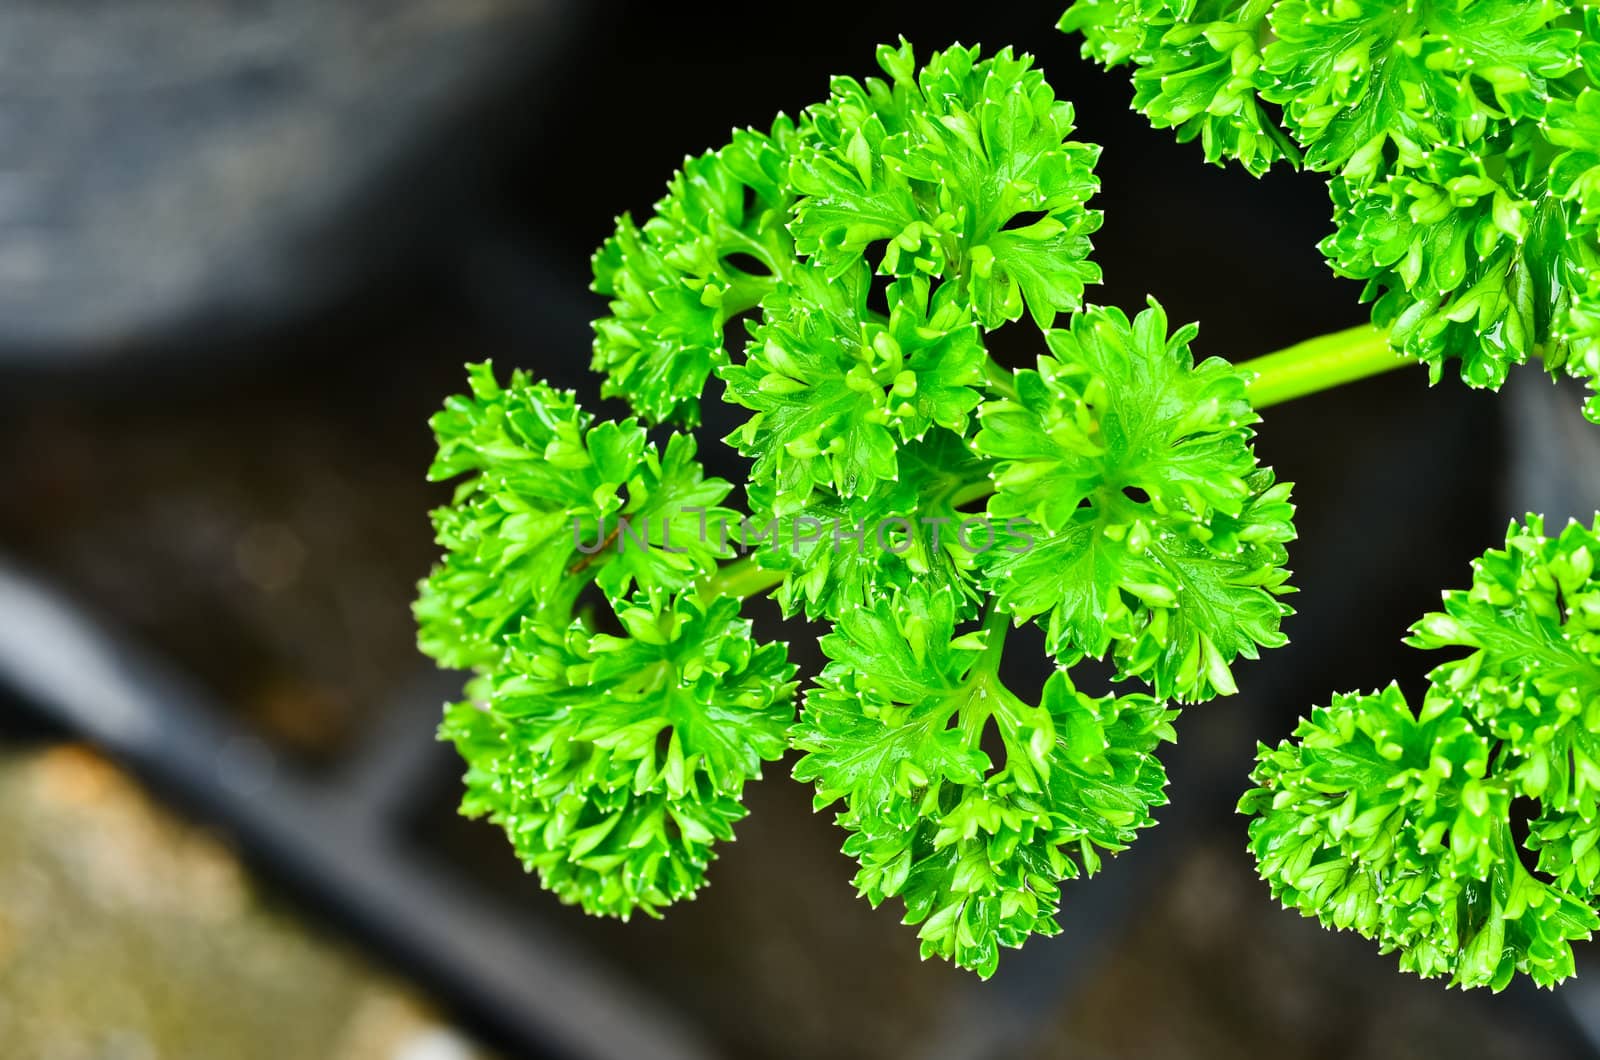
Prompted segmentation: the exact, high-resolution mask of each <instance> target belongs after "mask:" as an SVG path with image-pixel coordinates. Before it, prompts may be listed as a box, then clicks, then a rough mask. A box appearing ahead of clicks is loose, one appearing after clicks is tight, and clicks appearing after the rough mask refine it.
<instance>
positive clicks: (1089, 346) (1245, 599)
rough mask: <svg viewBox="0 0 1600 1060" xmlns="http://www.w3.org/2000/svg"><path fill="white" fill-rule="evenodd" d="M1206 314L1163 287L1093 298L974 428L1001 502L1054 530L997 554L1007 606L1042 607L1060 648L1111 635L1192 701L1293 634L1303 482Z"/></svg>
mask: <svg viewBox="0 0 1600 1060" xmlns="http://www.w3.org/2000/svg"><path fill="white" fill-rule="evenodd" d="M1196 330H1197V329H1196V328H1195V327H1194V326H1193V325H1190V326H1188V327H1184V328H1180V329H1179V330H1178V331H1176V332H1175V333H1172V334H1170V335H1169V334H1168V331H1167V318H1166V314H1165V313H1164V312H1162V310H1161V307H1160V306H1159V305H1157V304H1156V303H1155V302H1154V300H1152V301H1151V304H1150V308H1148V309H1146V310H1145V311H1144V312H1142V313H1140V314H1139V315H1138V317H1136V318H1135V319H1134V320H1133V321H1129V320H1128V318H1127V316H1126V315H1124V314H1123V313H1122V312H1121V311H1120V310H1117V309H1103V308H1099V307H1091V308H1090V309H1088V310H1087V311H1085V312H1083V313H1080V314H1078V315H1077V316H1075V317H1074V318H1073V320H1072V326H1071V328H1070V329H1065V330H1061V331H1053V332H1051V333H1050V334H1049V336H1048V337H1047V343H1048V346H1049V348H1050V355H1049V356H1045V357H1041V358H1039V363H1038V367H1037V369H1028V370H1025V371H1020V372H1017V373H1016V376H1015V383H1014V394H1010V395H1007V396H1004V397H1000V398H997V399H994V400H991V401H989V402H987V403H986V404H985V405H984V406H983V408H982V410H981V413H980V415H981V418H982V423H983V429H982V430H981V431H980V432H979V433H978V435H977V438H976V445H977V447H978V449H979V451H980V452H982V453H983V454H984V455H986V456H989V457H992V458H994V459H995V460H997V461H998V467H997V469H996V472H995V485H996V487H997V489H996V492H995V494H994V496H993V497H992V498H990V501H989V513H990V515H991V516H994V517H995V518H997V519H1013V518H1019V517H1020V518H1025V519H1027V520H1028V521H1030V522H1031V523H1033V524H1035V525H1037V526H1038V527H1039V531H1040V532H1039V533H1038V540H1037V542H1036V544H1035V545H1034V547H1032V548H1029V549H1027V550H1023V551H1011V550H1006V549H1003V550H998V551H996V552H994V553H991V554H990V555H991V556H992V557H993V558H992V559H990V560H989V561H988V563H987V573H988V575H989V579H990V583H991V584H992V586H993V588H994V591H995V593H996V595H997V597H998V598H999V600H1000V602H1001V604H1002V605H1003V606H1005V607H1006V608H1008V609H1009V610H1011V611H1012V612H1013V613H1014V614H1016V615H1017V616H1018V617H1019V618H1028V617H1032V616H1035V615H1038V616H1041V618H1042V620H1043V621H1044V623H1045V628H1046V632H1047V635H1048V638H1049V644H1050V648H1051V651H1052V652H1054V653H1055V655H1056V657H1057V658H1058V659H1059V660H1061V661H1062V662H1063V663H1066V664H1069V665H1070V664H1071V663H1072V662H1075V661H1077V660H1078V659H1080V658H1083V657H1085V656H1090V657H1094V658H1099V657H1102V656H1104V655H1105V654H1106V653H1107V651H1108V650H1109V651H1110V652H1111V653H1112V655H1113V657H1114V658H1115V659H1116V661H1117V663H1118V665H1119V667H1120V668H1121V670H1122V673H1123V675H1124V676H1132V677H1139V678H1142V679H1144V680H1146V681H1148V682H1149V683H1150V684H1151V686H1152V687H1153V688H1154V690H1155V693H1156V695H1158V696H1160V697H1162V698H1169V697H1171V698H1177V699H1179V700H1182V701H1185V702H1197V701H1199V700H1203V699H1209V698H1210V697H1212V696H1214V695H1216V694H1218V693H1223V694H1228V693H1231V692H1233V691H1235V685H1234V681H1233V677H1232V673H1231V671H1230V669H1229V667H1230V665H1231V664H1232V663H1233V661H1234V660H1235V659H1237V658H1239V657H1240V656H1243V657H1245V658H1252V659H1253V658H1255V657H1256V656H1257V654H1258V651H1259V649H1260V648H1262V647H1269V648H1270V647H1276V646H1278V645H1280V644H1282V643H1284V641H1285V638H1284V636H1283V634H1282V633H1281V632H1280V631H1279V628H1278V627H1279V623H1280V621H1281V620H1282V618H1283V617H1284V616H1285V615H1287V614H1289V613H1290V611H1289V608H1288V607H1287V606H1286V605H1284V604H1283V603H1282V602H1281V601H1280V600H1279V599H1278V597H1279V595H1280V594H1282V593H1284V592H1286V591H1288V590H1287V586H1286V581H1287V578H1288V572H1287V570H1285V568H1284V564H1285V562H1286V561H1287V554H1286V552H1285V548H1284V544H1285V542H1287V541H1289V540H1291V539H1293V537H1294V527H1293V523H1292V521H1291V520H1292V517H1293V514H1294V509H1293V507H1292V506H1291V505H1290V503H1289V487H1288V485H1287V484H1280V483H1277V482H1275V481H1274V478H1273V474H1272V471H1271V470H1270V469H1267V468H1261V467H1260V466H1259V465H1258V464H1257V461H1256V458H1255V454H1254V451H1253V449H1252V448H1251V445H1250V438H1251V433H1252V432H1251V430H1250V425H1251V424H1253V423H1254V422H1255V421H1256V419H1257V416H1256V414H1255V413H1254V412H1253V411H1252V410H1251V408H1250V403H1249V400H1248V398H1247V397H1246V394H1245V384H1244V380H1243V378H1242V377H1241V376H1240V375H1239V373H1237V372H1236V371H1234V370H1233V369H1232V368H1231V367H1230V366H1229V365H1227V364H1226V363H1224V362H1222V361H1220V360H1216V359H1211V360H1207V361H1205V362H1203V363H1201V364H1199V365H1196V364H1195V363H1194V358H1193V356H1192V354H1191V353H1190V351H1189V342H1190V341H1191V340H1192V339H1193V338H1194V336H1195V333H1196Z"/></svg>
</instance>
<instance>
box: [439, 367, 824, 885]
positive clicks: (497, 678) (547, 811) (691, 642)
mask: <svg viewBox="0 0 1600 1060" xmlns="http://www.w3.org/2000/svg"><path fill="white" fill-rule="evenodd" d="M470 376H471V383H472V393H471V394H470V395H467V396H461V397H455V398H451V399H450V400H449V402H447V403H446V406H445V410H444V411H443V412H441V413H440V414H439V415H437V416H435V417H434V419H433V428H434V431H435V435H436V437H437V440H438V444H439V457H438V459H437V461H436V462H435V463H434V466H433V468H432V469H431V471H430V477H432V478H434V479H436V480H446V479H459V480H460V481H459V483H458V485H457V487H456V495H455V500H454V503H452V504H451V505H449V506H447V507H444V508H441V509H439V510H438V511H436V512H435V513H434V525H435V528H436V530H437V534H438V542H439V544H440V545H441V546H442V547H443V549H444V557H443V559H442V561H441V562H440V563H439V565H438V566H437V567H435V569H434V571H433V573H432V574H431V575H430V576H429V577H428V579H427V580H426V581H424V582H423V583H422V586H421V594H420V597H419V599H418V601H417V605H416V613H417V621H418V626H419V630H420V633H419V642H420V644H421V646H422V649H423V651H425V652H426V653H428V654H429V655H431V656H433V657H434V658H435V659H437V660H438V661H439V662H440V663H441V664H443V665H446V666H451V667H455V668H461V669H472V670H474V671H476V672H477V675H478V676H477V677H476V678H475V679H474V680H473V681H472V683H471V684H470V685H469V687H468V697H469V698H468V699H467V700H465V701H463V702H461V703H458V704H456V705H454V706H452V707H450V708H449V710H448V711H447V713H446V718H445V723H444V726H443V728H442V729H441V735H442V737H443V738H445V739H448V740H450V741H452V742H454V743H455V745H456V747H457V748H458V750H459V751H460V752H461V754H462V756H463V757H464V758H465V759H466V761H467V762H468V764H469V766H470V769H469V773H468V776H467V796H466V798H465V800H464V802H463V810H464V812H466V813H468V814H469V815H472V816H486V817H488V818H490V819H491V820H492V821H494V822H495V823H497V824H499V825H500V826H502V827H503V828H504V829H505V831H506V834H507V836H508V837H509V838H510V840H511V842H512V846H513V847H514V848H515V849H516V851H517V853H518V855H519V856H520V857H521V858H522V860H523V863H524V864H525V865H526V866H527V867H528V868H529V870H530V871H537V872H538V873H539V875H540V878H541V879H542V880H543V882H544V883H545V885H546V886H547V887H549V888H550V889H551V890H552V891H554V892H555V893H556V894H558V895H559V896H560V897H561V898H562V899H563V900H565V901H569V902H576V903H579V904H581V905H582V906H583V907H584V908H585V909H587V910H589V911H590V912H593V913H603V914H608V915H615V916H623V917H626V916H627V915H628V914H629V913H630V912H631V911H632V910H634V909H635V908H638V909H643V910H644V911H646V912H648V913H654V912H655V911H656V910H657V909H659V908H660V907H661V906H663V905H666V904H668V903H670V902H672V901H674V900H676V899H679V898H684V897H688V896H690V895H691V894H692V893H693V892H694V890H695V889H696V888H697V887H699V886H700V884H701V882H702V880H703V876H704V873H705V869H706V865H707V864H708V862H709V861H710V859H711V857H712V853H711V849H710V848H711V844H712V843H713V842H714V841H715V840H719V839H730V838H732V824H733V822H734V821H736V820H738V819H739V818H740V817H742V816H743V814H744V810H743V808H742V807H741V806H740V804H739V794H740V791H741V790H742V788H743V785H744V783H745V781H746V780H751V779H755V778H757V777H759V776H760V773H761V763H762V762H763V761H773V760H776V759H777V758H779V757H781V756H782V754H783V752H784V749H785V747H786V743H785V739H784V733H785V730H786V729H787V727H788V725H789V724H790V722H791V721H792V720H793V716H794V706H793V698H794V687H795V686H794V684H793V682H792V681H791V680H790V678H791V677H792V675H793V672H794V668H793V667H792V666H791V665H790V664H789V663H788V661H787V658H786V654H787V653H786V651H785V649H784V647H783V646H782V645H776V644H759V643H757V642H756V641H754V640H753V639H752V637H751V631H750V623H749V622H748V621H746V620H744V619H741V618H739V603H738V601H737V600H735V599H732V598H726V597H718V596H716V595H715V594H713V593H710V592H708V591H707V590H708V589H709V588H710V587H712V586H713V585H714V582H713V581H712V579H713V578H714V576H715V573H716V571H717V569H718V559H719V553H720V543H719V542H718V541H717V540H716V539H715V537H713V536H712V535H709V534H705V533H703V532H702V526H703V523H702V520H706V521H709V520H711V519H719V518H729V517H732V516H733V513H732V512H731V511H729V510H727V509H724V508H721V507H720V502H721V501H722V500H723V498H724V497H726V495H727V493H728V491H729V489H730V486H729V484H728V483H726V482H723V481H722V480H720V479H707V478H705V477H704V476H703V474H702V472H701V469H700V467H699V464H698V463H697V462H696V461H695V459H694V441H693V439H692V438H690V437H689V436H687V435H676V434H675V435H672V436H671V437H669V438H668V440H667V442H666V444H665V446H664V447H662V448H660V449H657V448H656V447H654V446H652V445H650V443H649V442H648V440H647V439H646V437H645V432H644V430H643V428H641V427H639V426H638V425H637V424H636V423H634V421H632V420H626V421H623V422H622V423H610V422H601V423H595V422H594V421H593V420H592V418H591V417H590V416H589V415H588V414H587V413H585V412H583V410H581V409H580V408H578V407H577V406H576V404H575V403H574V402H573V399H572V395H571V394H570V393H566V392H561V391H556V390H553V389H551V388H550V387H547V386H545V385H544V384H542V383H536V382H532V381H530V380H529V379H528V377H527V376H526V375H525V374H524V373H521V372H517V373H513V375H512V378H511V381H510V384H509V385H507V386H504V387H502V386H501V385H500V384H499V383H498V382H497V381H496V379H495V377H494V374H493V371H492V370H491V368H490V366H489V365H487V364H482V365H474V366H472V367H471V369H470ZM591 586H592V587H593V589H594V590H595V593H597V594H598V599H591V596H592V595H593V594H586V590H588V589H589V587H591ZM606 613H609V617H610V618H611V619H613V620H614V621H615V623H616V625H617V626H618V627H620V629H621V630H622V631H623V633H624V634H625V635H622V636H613V635H611V634H608V633H606V632H603V631H602V629H601V621H602V616H603V615H604V614H606Z"/></svg>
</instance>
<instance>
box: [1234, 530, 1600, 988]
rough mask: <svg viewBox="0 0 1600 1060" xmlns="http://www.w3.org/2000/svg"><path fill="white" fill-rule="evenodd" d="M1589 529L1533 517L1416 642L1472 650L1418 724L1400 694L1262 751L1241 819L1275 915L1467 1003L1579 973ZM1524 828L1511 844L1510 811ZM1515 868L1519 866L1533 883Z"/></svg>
mask: <svg viewBox="0 0 1600 1060" xmlns="http://www.w3.org/2000/svg"><path fill="white" fill-rule="evenodd" d="M1596 557H1600V519H1597V520H1596V523H1595V525H1594V526H1593V527H1592V528H1585V527H1583V526H1581V525H1580V524H1578V523H1571V524H1569V525H1568V526H1567V527H1566V529H1565V530H1563V531H1562V532H1561V533H1560V534H1559V535H1557V536H1555V537H1553V538H1552V537H1547V536H1545V533H1544V527H1543V525H1542V523H1541V521H1540V520H1539V519H1538V518H1537V517H1534V516H1529V517H1528V520H1527V522H1526V524H1525V525H1520V526H1519V525H1517V524H1515V523H1513V524H1512V525H1511V528H1510V530H1509V531H1508V533H1507V537H1506V546H1505V549H1504V550H1494V551H1491V552H1489V553H1487V554H1486V555H1484V556H1483V558H1482V559H1481V560H1479V561H1477V562H1476V563H1474V565H1473V579H1472V587H1471V588H1470V589H1468V590H1466V591H1457V592H1450V593H1446V594H1445V598H1444V610H1443V611H1440V612H1436V613H1433V614H1430V615H1427V616H1426V617H1424V618H1423V619H1422V620H1421V621H1420V622H1418V623H1417V624H1416V625H1415V626H1414V627H1412V636H1411V638H1410V640H1409V643H1411V644H1413V645H1415V646H1417V647H1420V648H1437V649H1456V650H1465V651H1466V652H1467V654H1465V655H1463V656H1462V657H1460V658H1457V659H1455V660H1453V661H1450V662H1447V663H1444V664H1443V665H1441V666H1439V667H1437V668H1435V669H1434V670H1433V671H1432V673H1431V674H1430V675H1429V687H1428V690H1427V692H1426V694H1425V696H1424V698H1423V701H1422V704H1421V707H1420V709H1418V710H1414V709H1413V708H1412V707H1411V705H1410V704H1408V703H1407V702H1406V698H1405V696H1404V695H1403V694H1402V693H1401V692H1400V690H1399V689H1398V688H1396V687H1394V686H1390V687H1389V688H1388V689H1385V690H1384V691H1382V692H1378V693H1374V694H1372V695H1365V696H1363V695H1345V696H1337V697H1335V698H1334V700H1333V702H1332V704H1331V705H1330V706H1328V707H1327V708H1319V709H1317V710H1315V711H1313V712H1312V714H1311V716H1310V718H1308V719H1306V720H1304V721H1303V722H1302V723H1301V724H1300V727H1299V728H1298V729H1297V730H1296V731H1295V735H1294V739H1293V740H1287V741H1285V742H1284V743H1282V744H1281V745H1279V746H1278V747H1277V748H1275V749H1274V748H1268V747H1266V746H1262V747H1261V749H1260V754H1259V763H1258V765H1257V768H1256V771H1255V773H1254V774H1253V775H1252V779H1253V780H1254V782H1255V783H1256V785H1257V787H1255V788H1254V789H1253V790H1252V791H1250V792H1249V793H1248V794H1246V795H1245V797H1244V799H1243V800H1242V802H1241V803H1240V809H1241V810H1242V811H1243V812H1245V813H1249V814H1252V815H1254V817H1255V820H1253V821H1252V822H1251V825H1250V844H1251V849H1252V850H1253V851H1254V853H1255V855H1256V858H1257V860H1258V862H1259V864H1260V869H1261V874H1262V876H1263V878H1265V879H1266V880H1267V881H1268V883H1269V884H1270V885H1271V886H1272V890H1273V893H1274V894H1275V895H1277V896H1278V897H1279V898H1280V899H1282V900H1283V902H1284V904H1285V905H1290V906H1294V907H1295V908H1297V909H1299V910H1300V911H1301V912H1302V913H1303V914H1305V915H1307V916H1315V917H1317V918H1318V919H1319V920H1321V921H1322V923H1323V924H1324V925H1328V926H1332V927H1338V928H1349V929H1352V930H1355V931H1357V932H1360V933H1361V934H1362V935H1365V936H1367V937H1368V938H1372V939H1375V940H1376V941H1377V942H1378V943H1379V946H1380V947H1381V948H1382V950H1383V951H1384V952H1391V951H1399V953H1400V963H1401V967H1402V968H1406V969H1408V970H1411V971H1415V972H1417V973H1419V974H1421V975H1423V976H1449V977H1450V979H1451V982H1452V983H1454V984H1457V985H1461V986H1489V987H1492V988H1494V989H1496V990H1500V989H1503V988H1504V987H1505V986H1507V985H1508V984H1509V983H1510V982H1511V980H1512V978H1513V977H1514V976H1515V975H1516V973H1518V972H1522V973H1524V974H1526V975H1528V976H1529V977H1531V978H1532V979H1533V980H1534V981H1535V982H1536V983H1538V984H1540V985H1541V986H1551V985H1554V984H1555V983H1558V982H1560V981H1561V980H1563V979H1565V978H1567V977H1569V976H1571V975H1572V974H1573V956H1572V947H1571V943H1572V941H1574V940H1577V939H1587V938H1589V937H1590V935H1591V934H1592V933H1593V932H1594V931H1595V930H1596V929H1597V928H1600V849H1597V848H1596V845H1597V842H1600V823H1597V820H1596V812H1597V806H1596V803H1597V800H1600V578H1597V577H1596V572H1595V561H1596ZM1518 799H1528V800H1532V801H1533V803H1534V804H1536V805H1537V807H1538V812H1537V815H1536V816H1535V817H1534V818H1533V819H1532V820H1531V822H1529V824H1528V828H1527V838H1526V840H1525V841H1524V842H1522V843H1519V842H1518V838H1517V834H1516V832H1515V831H1514V829H1513V812H1514V811H1513V801H1514V800H1518ZM1527 865H1532V866H1533V868H1532V871H1530V869H1529V868H1528V867H1526V866H1527Z"/></svg>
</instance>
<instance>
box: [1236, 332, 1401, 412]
mask: <svg viewBox="0 0 1600 1060" xmlns="http://www.w3.org/2000/svg"><path fill="white" fill-rule="evenodd" d="M1413 363H1415V362H1414V361H1413V360H1412V359H1411V358H1410V357H1407V356H1405V355H1404V354H1402V353H1400V352H1399V351H1397V350H1395V349H1393V348H1392V347H1391V346H1390V345H1389V335H1388V332H1386V331H1382V330H1380V329H1378V328H1375V327H1373V326H1372V325H1370V324H1362V325H1361V326H1360V327H1354V328H1349V329H1347V330H1345V331H1336V332H1334V333H1333V334H1332V335H1321V336H1318V337H1317V338H1314V339H1307V340H1306V341H1305V342H1297V343H1295V344H1294V345H1293V346H1290V347H1289V348H1288V349H1284V350H1279V351H1278V352H1277V353H1269V354H1267V355H1266V356H1264V357H1257V358H1255V359H1253V360H1249V361H1244V362H1242V363H1241V364H1239V365H1238V366H1237V367H1238V369H1239V371H1241V372H1244V373H1245V374H1246V375H1247V376H1249V377H1250V384H1249V386H1250V403H1251V404H1252V405H1253V406H1255V407H1256V408H1258V409H1264V408H1266V407H1267V406H1269V405H1278V404H1282V403H1283V402H1285V401H1291V400H1293V399H1294V398H1297V397H1305V396H1306V395H1307V394H1315V393H1318V392H1319V391H1323V390H1331V389H1333V388H1334V387H1336V386H1342V385H1344V384H1345V383H1353V382H1355V381H1356V380H1358V379H1366V378H1368V377H1369V376H1374V375H1380V374H1382V373H1384V372H1388V371H1391V370H1393V369H1395V368H1399V367H1401V366H1402V365H1406V364H1413Z"/></svg>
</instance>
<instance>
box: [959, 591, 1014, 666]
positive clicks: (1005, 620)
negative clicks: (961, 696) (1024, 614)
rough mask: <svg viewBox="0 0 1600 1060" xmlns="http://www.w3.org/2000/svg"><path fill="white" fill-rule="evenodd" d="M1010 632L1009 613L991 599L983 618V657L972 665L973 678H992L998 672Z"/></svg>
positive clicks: (998, 602) (996, 601)
mask: <svg viewBox="0 0 1600 1060" xmlns="http://www.w3.org/2000/svg"><path fill="white" fill-rule="evenodd" d="M1010 630H1011V615H1010V613H1009V612H1007V611H1006V609H1005V608H1003V607H1001V606H1000V601H998V600H995V599H991V600H990V601H989V613H988V614H986V615H984V616H983V633H984V640H983V655H982V656H981V657H980V658H979V659H978V661H977V662H975V663H973V665H972V674H973V676H979V675H981V676H984V677H992V676H994V675H995V674H996V673H998V672H999V671H1000V656H1001V654H1002V653H1003V652H1004V651H1005V648H1006V634H1007V633H1008V632H1010ZM969 681H970V678H969Z"/></svg>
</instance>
